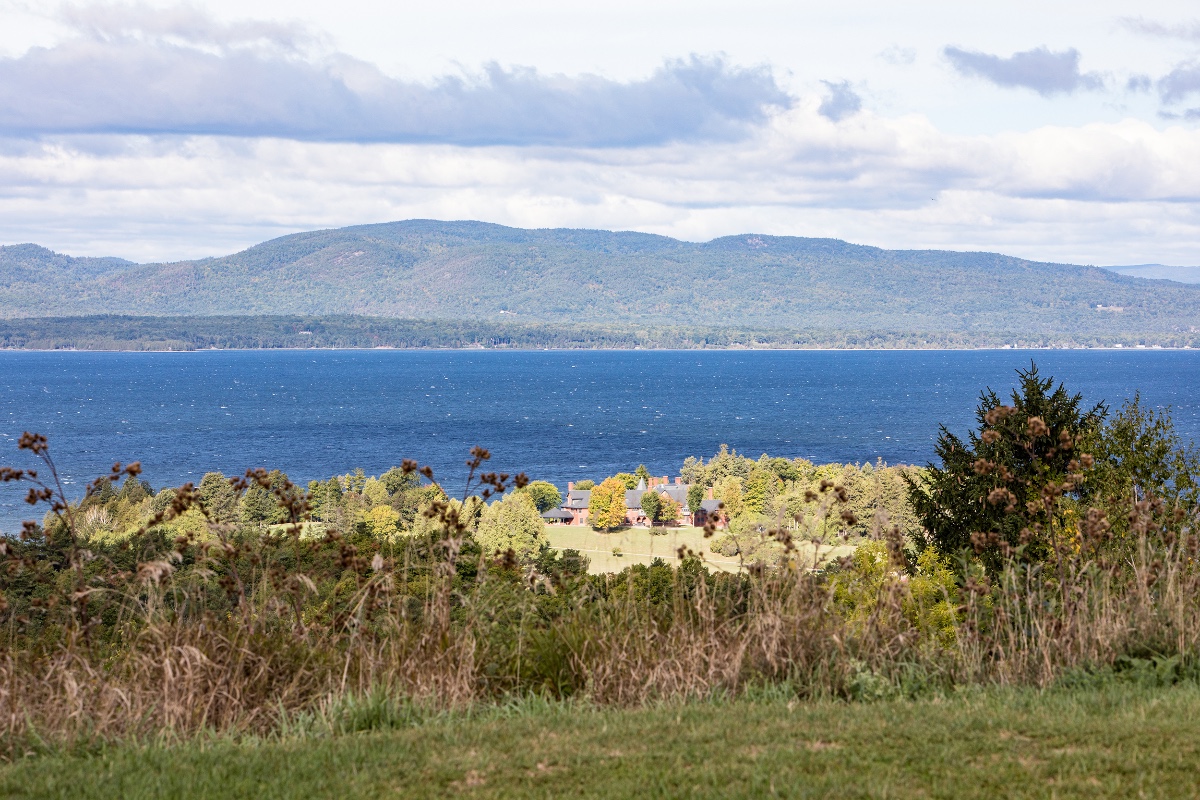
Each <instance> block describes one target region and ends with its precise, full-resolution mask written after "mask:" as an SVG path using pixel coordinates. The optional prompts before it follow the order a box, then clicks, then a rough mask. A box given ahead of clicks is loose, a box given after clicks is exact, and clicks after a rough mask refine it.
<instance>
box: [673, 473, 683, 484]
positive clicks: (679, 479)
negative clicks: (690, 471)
mask: <svg viewBox="0 0 1200 800" xmlns="http://www.w3.org/2000/svg"><path fill="white" fill-rule="evenodd" d="M675 485H676V486H682V485H683V478H682V477H680V476H679V475H676V476H675Z"/></svg>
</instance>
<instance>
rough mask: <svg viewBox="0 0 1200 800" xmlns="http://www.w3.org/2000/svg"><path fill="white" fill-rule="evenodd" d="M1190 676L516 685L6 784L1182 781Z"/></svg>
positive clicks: (81, 763) (327, 790) (712, 785)
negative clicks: (909, 687) (396, 715)
mask: <svg viewBox="0 0 1200 800" xmlns="http://www.w3.org/2000/svg"><path fill="white" fill-rule="evenodd" d="M1198 795H1200V688H1198V687H1197V686H1196V685H1194V684H1188V685H1180V686H1175V687H1172V688H1155V689H1151V688H1141V687H1136V686H1132V685H1118V686H1108V687H1106V688H1088V689H1071V690H1054V691H1049V692H1045V693H1039V692H1037V691H1034V690H1003V689H993V690H975V691H972V692H969V693H966V694H962V695H959V696H954V697H949V698H942V699H930V700H920V701H886V702H876V703H842V702H833V701H830V702H809V703H804V702H796V701H791V702H789V701H786V700H785V699H782V698H781V699H776V700H759V701H756V702H752V701H746V700H741V701H734V702H696V703H692V704H687V705H681V706H664V707H658V708H648V709H624V710H621V709H607V710H595V709H591V708H587V707H579V706H572V705H566V704H539V703H536V702H527V703H526V704H524V705H518V706H514V707H509V708H500V709H494V708H493V709H491V710H485V711H482V712H477V713H476V714H475V715H474V716H468V715H459V716H450V717H434V718H431V719H427V720H425V721H423V722H419V723H417V724H415V725H414V726H412V727H407V728H403V729H398V730H391V731H382V732H369V733H360V734H348V735H342V736H337V737H329V738H318V739H311V738H310V739H297V740H294V741H283V742H259V743H243V744H234V743H229V742H210V743H207V744H203V745H198V744H190V745H186V746H178V747H172V748H163V747H150V748H144V749H139V748H131V747H125V748H116V749H109V750H100V751H98V752H96V753H94V754H92V755H90V756H71V757H62V756H54V757H49V756H41V757H30V758H27V759H24V760H21V761H18V762H16V763H13V764H8V765H5V766H2V767H0V796H2V797H6V798H72V799H77V800H85V799H86V798H116V797H120V798H126V799H127V800H135V799H137V798H199V797H213V798H255V800H270V799H272V798H296V797H302V798H347V799H351V798H388V797H411V798H426V797H447V796H449V797H474V798H506V797H546V798H550V797H605V798H607V797H613V798H618V797H621V798H624V797H696V798H729V797H792V798H817V797H822V798H904V797H938V798H996V797H1005V798H1042V797H1046V798H1049V797H1054V798H1191V797H1196V796H1198Z"/></svg>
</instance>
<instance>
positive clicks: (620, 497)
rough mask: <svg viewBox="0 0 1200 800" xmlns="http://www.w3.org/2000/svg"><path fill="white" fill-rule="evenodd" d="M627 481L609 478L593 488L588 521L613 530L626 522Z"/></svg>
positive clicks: (597, 526)
mask: <svg viewBox="0 0 1200 800" xmlns="http://www.w3.org/2000/svg"><path fill="white" fill-rule="evenodd" d="M625 491H626V489H625V481H623V480H621V479H620V478H607V479H605V481H604V482H603V483H601V484H600V485H599V486H597V487H596V488H594V489H592V496H591V499H590V500H589V501H588V521H590V522H591V523H592V527H593V528H596V529H603V530H612V529H613V528H617V527H620V526H621V525H624V524H625V512H626V511H627V508H626V506H625Z"/></svg>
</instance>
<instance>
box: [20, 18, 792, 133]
mask: <svg viewBox="0 0 1200 800" xmlns="http://www.w3.org/2000/svg"><path fill="white" fill-rule="evenodd" d="M63 15H64V17H65V18H66V19H67V20H68V22H69V23H70V24H71V25H72V26H73V27H74V28H76V29H77V30H79V31H81V32H82V33H83V35H81V36H76V37H74V38H70V39H67V40H66V41H63V42H61V43H58V44H56V45H54V46H51V47H35V48H31V49H29V50H28V51H26V52H25V53H23V54H22V55H20V56H16V57H13V58H0V133H2V134H7V135H9V136H41V135H46V134H75V133H99V134H108V133H117V134H146V135H180V134H184V135H187V134H200V135H221V136H249V137H257V136H271V137H284V138H295V139H304V140H315V141H360V142H363V141H367V142H370V141H383V142H438V143H454V144H468V145H493V144H513V145H525V144H558V145H575V146H591V147H611V146H629V145H645V144H657V143H661V142H667V141H675V140H693V139H730V138H737V137H739V136H742V135H744V134H745V133H746V131H747V130H748V129H749V128H751V127H753V126H755V125H758V124H761V123H762V122H763V120H764V119H765V118H766V115H767V112H768V111H769V109H771V108H774V107H787V106H788V105H790V103H791V98H790V97H789V96H788V95H787V94H786V93H785V92H784V91H783V90H782V89H780V88H779V86H778V85H777V84H776V81H775V78H774V75H773V74H772V73H771V71H770V70H769V69H768V68H766V67H762V66H759V67H740V66H736V65H732V64H729V63H727V62H726V61H725V60H724V59H722V58H721V57H719V56H718V57H699V56H695V55H693V56H691V57H689V58H686V59H673V60H668V61H667V62H666V63H664V64H663V65H662V66H660V67H659V68H658V69H657V70H655V71H654V72H653V73H652V74H651V75H649V76H648V77H644V78H641V79H638V80H633V81H624V82H622V81H615V80H611V79H607V78H604V77H601V76H598V75H586V74H585V75H575V76H564V75H547V74H543V73H540V72H539V71H538V70H536V69H534V68H531V67H513V68H505V67H502V66H500V65H499V64H496V63H491V64H487V65H485V66H484V68H483V70H482V72H480V73H478V74H465V75H443V76H441V77H439V78H438V79H436V80H434V81H432V82H418V81H412V80H404V79H398V78H393V77H390V76H387V75H385V74H383V73H382V72H381V71H380V70H379V69H378V68H377V67H376V66H374V65H372V64H369V63H366V62H364V61H361V60H358V59H354V58H351V57H349V56H347V55H345V54H339V53H332V54H325V55H323V56H320V57H311V56H310V55H308V54H306V53H305V52H304V50H305V48H306V47H307V46H308V45H309V44H311V43H312V42H313V41H315V39H316V38H317V37H315V36H314V35H311V34H309V33H308V32H307V29H306V28H304V27H303V26H298V25H283V24H276V23H260V22H239V23H222V22H218V21H216V20H214V19H213V18H212V17H210V16H208V15H206V14H204V13H201V12H200V11H197V10H195V9H192V8H190V7H183V8H175V9H165V10H160V9H151V8H147V7H143V6H113V7H101V8H92V7H86V8H75V7H70V8H68V9H67V10H65V11H64V12H63Z"/></svg>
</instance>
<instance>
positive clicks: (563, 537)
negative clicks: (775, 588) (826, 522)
mask: <svg viewBox="0 0 1200 800" xmlns="http://www.w3.org/2000/svg"><path fill="white" fill-rule="evenodd" d="M654 530H655V533H654V535H653V536H652V535H651V534H650V530H649V529H648V528H619V529H617V530H615V531H612V532H610V533H598V532H597V531H594V530H592V529H591V528H590V527H587V526H585V525H547V526H546V538H547V539H548V540H549V542H550V545H551V546H552V547H554V548H555V549H557V550H564V549H567V548H571V549H574V550H579V551H581V552H583V553H585V554H587V556H588V558H590V559H591V560H592V563H591V566H590V567H589V568H588V571H589V572H592V573H594V574H597V575H599V574H602V573H605V572H620V571H621V570H623V569H625V568H626V567H628V566H630V565H631V564H649V563H650V562H651V561H653V560H654V559H655V558H662V559H665V560H666V561H667V563H669V564H675V563H678V561H679V556H678V553H679V548H680V546H684V547H687V548H688V549H690V550H691V551H692V552H693V553H696V554H698V555H700V556H701V557H703V559H704V561H705V562H706V563H707V564H708V565H709V568H710V569H714V570H722V571H725V572H735V571H737V569H738V567H739V566H740V565H739V563H738V560H737V558H736V557H732V558H731V557H729V556H724V555H721V554H720V553H714V552H712V550H710V549H709V547H708V546H709V544H710V543H711V542H712V541H713V540H715V539H717V538H719V537H720V535H721V534H720V533H718V534H717V535H716V536H714V537H713V538H712V539H705V538H704V529H703V528H691V527H679V528H655V529H654ZM664 531H665V532H664ZM797 545H798V546H799V547H800V548H801V552H802V555H803V558H804V559H805V560H806V561H811V560H812V558H813V545H812V544H811V543H809V542H798V543H797ZM614 547H616V548H620V550H621V555H620V556H614V555H613V548H614ZM853 550H854V548H853V547H852V546H846V545H840V546H838V547H830V546H829V545H822V546H821V555H820V560H822V561H825V560H828V559H829V558H838V557H841V556H844V555H846V554H847V553H850V552H852V551H853Z"/></svg>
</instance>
